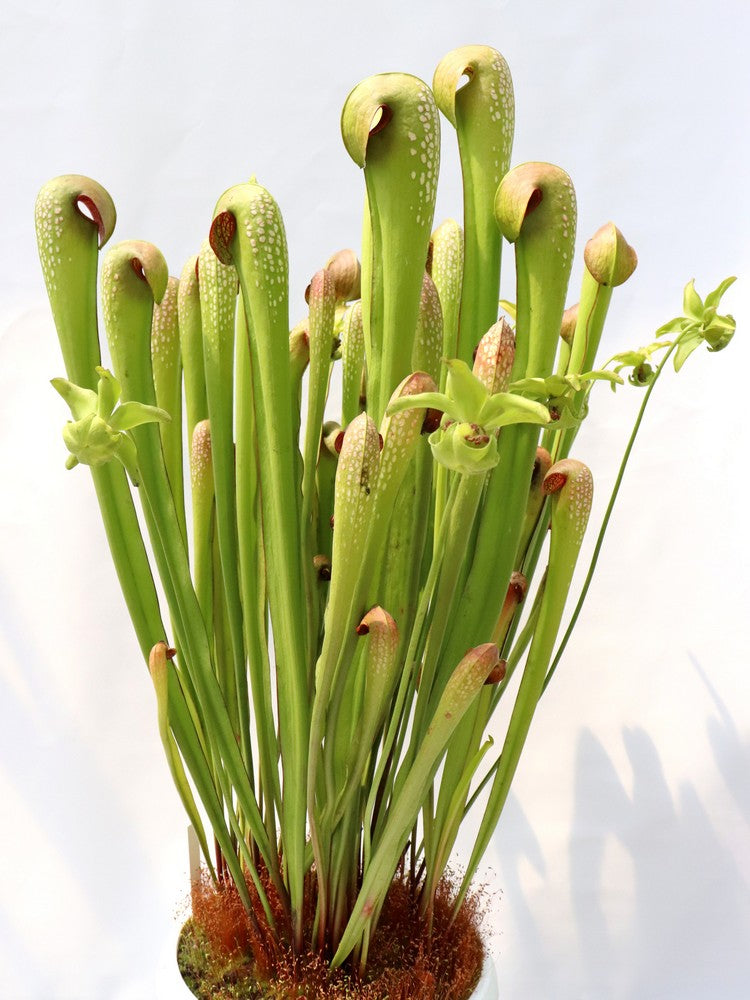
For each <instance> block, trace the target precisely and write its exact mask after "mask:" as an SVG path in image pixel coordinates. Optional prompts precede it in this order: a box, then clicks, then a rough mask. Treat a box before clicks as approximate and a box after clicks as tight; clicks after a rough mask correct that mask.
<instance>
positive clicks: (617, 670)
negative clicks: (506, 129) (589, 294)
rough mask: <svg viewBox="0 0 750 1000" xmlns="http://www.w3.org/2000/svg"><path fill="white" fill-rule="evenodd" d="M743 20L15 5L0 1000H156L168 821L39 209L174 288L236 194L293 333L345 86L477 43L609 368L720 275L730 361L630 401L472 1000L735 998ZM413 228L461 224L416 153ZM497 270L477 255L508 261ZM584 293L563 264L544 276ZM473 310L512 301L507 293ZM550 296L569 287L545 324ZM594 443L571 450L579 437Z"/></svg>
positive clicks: (727, 4)
mask: <svg viewBox="0 0 750 1000" xmlns="http://www.w3.org/2000/svg"><path fill="white" fill-rule="evenodd" d="M749 32H750V16H749V15H748V13H747V7H746V3H745V2H744V0H733V2H731V0H717V2H714V3H710V4H707V3H700V4H698V3H692V2H689V0H688V2H685V0H681V2H676V0H674V2H673V0H667V2H656V0H648V2H646V0H631V2H629V3H627V4H625V3H617V4H615V3H604V2H603V3H595V2H593V0H589V2H585V0H568V2H567V3H559V2H547V3H543V2H532V0H527V2H525V3H524V2H521V0H506V2H495V3H489V2H477V0H466V2H453V3H450V4H449V3H446V2H444V0H431V2H429V3H428V2H427V0H418V2H414V3H411V4H407V3H405V2H393V0H381V2H380V3H378V4H377V5H372V6H370V7H365V6H363V5H356V4H354V3H349V4H345V5H344V4H342V5H341V6H339V5H334V4H333V3H331V2H330V0H325V2H318V3H310V4H306V5H302V4H299V5H298V4H289V3H283V2H276V3H267V4H264V5H260V4H256V3H250V2H245V3H213V4H212V5H211V6H210V7H209V5H199V4H195V3H190V2H184V3H182V4H179V5H178V4H159V3H156V2H153V0H152V2H145V0H129V2H128V3H126V4H106V5H105V4H101V5H98V4H86V3H84V2H82V0H70V2H68V3H67V4H64V5H63V4H57V3H55V4H53V3H36V4H35V3H23V4H22V3H20V2H16V0H7V2H6V4H5V5H4V7H3V13H2V15H0V79H2V90H1V92H0V94H1V96H0V135H2V149H3V153H2V157H0V171H1V172H2V195H3V204H4V206H5V207H4V209H3V212H2V222H3V224H2V239H1V240H0V289H1V299H0V318H1V319H2V325H1V326H0V469H2V472H1V473H0V476H1V477H2V484H3V488H2V490H1V491H0V678H1V684H2V688H1V690H2V695H1V697H0V810H1V813H0V816H1V820H0V998H2V1000H16V998H18V1000H21V998H24V1000H26V998H39V1000H42V998H44V1000H63V998H73V1000H110V998H112V1000H151V998H157V1000H162V998H164V1000H172V998H177V997H181V996H182V997H184V996H185V992H184V989H183V988H182V987H181V984H180V983H179V981H178V979H177V975H176V972H175V967H174V961H173V948H174V942H175V938H176V933H177V926H178V924H177V922H176V921H177V917H176V914H177V912H178V910H179V909H180V907H181V906H182V900H183V899H184V897H185V895H186V893H187V888H188V879H187V851H186V844H185V834H184V825H185V823H184V819H183V817H182V815H181V810H180V807H179V804H178V802H177V797H176V795H175V794H174V792H173V790H172V787H171V785H170V780H169V776H168V773H167V769H166V767H165V765H164V762H163V758H162V752H161V748H160V745H159V743H158V739H157V735H156V726H155V710H154V704H153V695H152V690H151V685H150V681H149V680H148V677H147V674H146V671H145V669H144V667H143V664H142V662H141V660H140V657H139V653H138V649H137V646H136V643H135V640H134V638H133V636H132V634H131V630H130V626H129V623H128V621H127V616H126V612H125V610H124V606H123V604H122V601H121V599H120V595H119V593H118V589H117V584H116V580H115V576H114V572H113V570H112V568H111V567H110V564H109V562H108V557H107V553H106V548H105V541H104V537H103V532H102V529H101V527H100V524H99V519H98V511H97V509H96V505H95V501H94V497H93V490H92V488H91V484H90V481H89V478H88V475H87V473H86V472H85V470H81V469H78V470H76V471H75V472H74V473H66V472H65V471H64V469H63V463H64V458H65V455H64V447H63V445H62V442H61V440H60V437H59V429H60V427H61V425H62V423H63V421H64V419H65V416H66V414H65V409H64V406H63V405H62V403H61V401H60V400H59V399H58V398H57V397H56V395H55V394H54V392H53V391H52V390H51V389H50V387H49V385H48V379H49V378H50V377H52V376H54V375H59V374H62V364H61V359H60V356H59V350H58V347H57V344H56V342H55V337H54V332H53V328H52V324H51V321H50V318H49V316H48V312H47V308H46V304H45V298H44V291H43V287H42V282H41V277H40V272H39V267H38V263H37V261H36V257H35V248H34V243H33V226H32V209H33V201H34V197H35V195H36V192H37V190H38V188H39V187H40V185H41V184H42V183H43V182H44V181H45V180H47V179H48V178H50V177H52V176H55V175H56V174H59V173H67V172H76V173H86V174H89V175H91V176H93V177H95V178H97V179H98V180H99V181H100V182H102V183H103V184H104V185H105V186H106V187H107V188H108V189H109V191H110V192H111V193H112V195H113V197H114V199H115V202H116V204H117V206H118V212H119V222H118V227H117V231H116V234H115V240H117V239H125V238H139V239H149V240H152V241H153V242H155V243H156V244H157V245H158V246H159V247H160V248H161V249H162V250H163V251H164V253H165V255H166V256H167V259H168V261H169V262H170V268H171V270H172V273H175V274H179V272H180V270H181V267H182V263H183V260H184V259H185V258H186V257H187V256H188V255H189V254H190V253H193V252H195V251H196V249H197V247H198V244H199V242H200V240H201V239H202V238H203V236H204V235H205V233H206V229H207V225H208V223H209V221H210V217H211V212H212V208H213V205H214V203H215V201H216V199H217V197H218V196H219V195H220V194H221V192H222V191H223V190H224V189H225V188H226V187H228V186H229V185H231V184H234V183H236V182H238V181H241V180H244V179H246V178H247V177H248V176H249V174H250V173H255V174H257V176H258V179H259V180H260V181H261V183H263V184H265V185H266V186H268V187H269V188H270V189H271V190H272V192H273V193H274V194H275V196H276V198H277V200H278V201H279V203H280V206H281V208H282V211H283V213H284V217H285V220H286V225H287V230H288V236H289V242H290V248H291V249H290V254H291V276H292V303H293V306H292V319H293V320H294V321H296V320H297V319H299V318H300V317H301V315H302V314H303V309H304V303H303V300H302V292H303V290H304V287H305V284H306V282H307V280H308V279H309V277H310V275H311V274H312V272H313V271H314V270H315V269H316V268H317V267H319V266H320V265H321V263H322V262H323V261H324V260H325V259H326V257H327V256H328V255H329V253H330V252H331V251H333V250H335V249H337V248H338V247H340V246H346V245H354V246H356V245H357V244H358V240H359V231H360V209H361V198H362V190H363V185H362V178H361V176H360V174H359V172H358V170H357V169H356V167H354V165H353V164H352V163H351V161H350V160H349V159H348V157H347V155H346V153H345V151H344V149H343V146H342V144H341V141H340V136H339V131H338V119H339V112H340V108H341V105H342V104H343V101H344V98H345V97H346V94H347V93H348V91H349V90H350V88H351V87H352V86H353V85H354V84H355V83H357V82H358V81H359V80H360V79H361V78H363V77H364V76H367V75H369V74H371V73H374V72H380V71H384V70H391V69H397V70H404V71H408V72H413V73H415V74H417V75H419V76H422V77H423V78H425V79H427V80H430V79H431V76H432V72H433V69H434V67H435V65H436V63H437V61H438V60H439V59H440V58H441V57H442V56H443V55H444V54H445V53H446V52H447V51H448V50H449V49H451V48H454V47H456V46H457V45H461V44H467V43H475V42H480V43H485V44H489V45H493V46H495V47H497V48H499V49H500V50H501V51H502V52H503V53H504V55H505V56H506V58H507V59H508V61H509V63H510V66H511V69H512V72H513V76H514V80H515V86H516V97H517V122H518V124H517V133H516V135H517V138H516V144H515V150H514V162H521V161H523V160H526V159H547V160H551V161H553V162H558V163H559V164H560V165H561V166H564V167H565V168H566V169H567V170H568V171H569V172H570V174H571V175H572V177H573V179H574V182H575V185H576V189H577V192H578V199H579V210H580V215H579V238H580V239H581V245H582V242H583V241H584V240H585V239H586V238H588V236H589V235H591V233H593V231H594V230H595V229H597V228H598V227H599V226H600V225H601V224H602V223H603V222H605V221H607V220H608V219H610V218H611V219H613V220H614V221H615V222H616V223H617V224H618V225H619V226H620V228H621V229H622V230H623V232H624V233H625V235H626V236H627V238H628V239H629V240H630V242H631V243H632V244H633V245H634V246H635V247H636V249H637V250H638V254H639V258H640V265H639V268H638V271H637V272H636V274H635V275H634V277H633V278H632V279H631V281H630V282H629V283H628V284H627V285H625V286H624V287H623V288H621V289H619V290H618V291H617V292H616V294H615V297H614V301H613V307H612V311H611V321H610V323H609V326H608V331H607V333H606V341H605V351H606V352H607V354H609V353H613V352H614V351H615V350H621V349H624V348H627V347H634V346H637V345H639V344H641V343H647V342H649V341H650V340H651V339H652V338H651V333H652V331H653V330H654V329H655V327H656V326H658V325H659V324H660V323H662V322H663V321H665V320H666V319H669V318H670V317H671V316H673V315H675V314H676V313H678V312H679V311H680V302H681V290H682V286H683V285H684V283H685V282H686V281H687V280H688V279H689V278H691V277H694V276H695V277H696V278H697V284H698V288H699V290H701V291H703V292H705V291H707V290H708V289H710V288H712V287H713V286H714V285H716V284H717V283H718V282H719V280H720V279H721V278H723V277H724V276H725V275H727V274H731V273H734V274H738V275H740V276H741V277H740V281H738V283H737V285H736V286H735V288H734V289H732V291H731V293H730V294H729V295H728V296H727V299H726V305H727V308H728V309H729V310H730V311H732V312H734V313H735V315H736V317H737V319H738V327H739V330H738V334H737V337H736V339H735V342H734V343H733V344H732V345H731V347H730V348H729V349H728V350H727V351H725V352H724V353H722V354H719V355H716V356H712V355H708V354H706V353H705V352H704V351H703V350H701V351H700V352H698V353H697V354H696V355H695V356H693V357H692V358H691V359H690V361H689V362H688V364H687V365H686V367H685V369H684V370H683V372H681V373H680V375H679V377H675V376H674V375H672V376H670V377H667V378H665V380H664V383H663V385H662V386H660V388H659V390H658V393H657V394H655V399H654V404H653V409H652V410H651V412H650V414H649V416H648V418H647V421H646V424H645V426H644V431H643V440H642V441H641V444H640V447H639V448H638V449H637V452H636V455H635V457H634V460H633V464H632V468H631V470H630V472H629V475H628V477H627V479H626V483H625V487H624V490H623V494H622V497H621V503H620V506H619V508H618V512H617V514H616V517H615V518H614V520H613V523H612V528H611V534H610V536H609V537H608V541H607V543H606V545H605V549H604V555H603V560H602V563H601V569H600V572H599V575H598V577H597V579H596V582H595V586H594V589H593V591H592V595H591V598H590V601H589V603H588V605H587V607H586V611H585V613H584V615H583V617H582V620H581V627H580V630H579V632H578V634H577V637H576V639H575V641H574V642H573V643H572V644H571V646H570V647H569V652H568V655H567V656H566V659H565V661H564V663H563V666H562V667H561V669H560V672H559V676H558V677H557V678H556V681H555V683H554V685H553V687H552V688H551V689H550V691H549V693H548V695H547V696H545V698H544V701H543V703H542V705H541V707H540V710H539V716H538V720H537V722H535V725H534V728H533V730H532V734H531V738H530V744H529V747H528V751H527V755H526V757H525V758H524V760H523V763H522V765H521V768H520V770H519V774H518V779H517V783H516V785H515V791H514V794H513V796H512V798H511V801H510V803H509V806H508V808H507V811H506V814H505V815H504V817H503V819H502V822H501V824H500V827H499V830H498V832H497V835H496V837H495V839H494V842H493V845H492V850H491V852H490V854H489V856H488V859H487V861H488V869H487V872H486V874H485V878H486V879H487V880H488V884H489V888H490V891H491V892H492V893H493V911H492V913H493V915H492V920H491V922H492V925H493V930H494V938H493V948H494V950H495V954H496V956H497V961H498V974H499V979H500V993H501V996H502V997H503V1000H506V998H507V1000H521V998H522V1000H552V998H554V1000H573V998H576V1000H584V998H589V1000H608V998H612V1000H621V998H622V1000H625V998H627V1000H630V998H632V1000H636V998H637V1000H657V998H658V1000H698V998H701V1000H703V998H711V1000H716V998H726V1000H739V998H744V997H746V996H747V995H748V990H749V989H750V986H748V983H750V958H749V957H748V951H747V941H748V940H749V939H750V850H749V849H748V844H749V843H750V783H749V782H748V777H747V776H748V773H750V766H749V765H750V683H749V682H748V673H749V672H750V654H749V653H748V648H747V624H746V622H747V609H748V607H749V606H750V601H749V598H750V593H749V588H748V582H747V579H748V563H749V561H750V560H749V558H748V556H749V554H750V546H749V544H748V529H747V488H748V474H747V455H746V448H745V446H744V442H745V441H746V440H747V420H748V417H747V410H748V404H747V398H748V386H747V377H746V375H745V372H746V371H747V368H748V363H749V362H750V348H749V346H748V343H749V340H748V338H749V336H750V332H749V330H748V327H749V325H750V309H749V308H748V299H749V293H748V279H747V274H748V264H750V241H749V239H748V227H749V224H750V199H749V197H748V190H749V189H750V185H749V184H748V163H750V143H749V142H748V110H749V108H748V95H749V94H750V74H749V73H748V69H747V66H748V60H747V57H746V46H747V38H748V33H749ZM443 139H444V141H443V147H444V160H443V178H442V185H441V189H440V193H439V202H438V214H437V218H438V220H439V219H441V218H443V217H445V216H446V215H448V214H456V213H458V212H459V211H460V183H459V173H458V168H457V156H456V151H455V144H454V136H453V135H452V133H451V130H450V127H449V126H448V125H447V123H445V127H444V129H443ZM510 256H511V255H510V254H508V255H507V259H510ZM579 278H580V263H579V265H578V270H577V271H576V272H575V274H574V282H575V283H577V282H578V280H579ZM504 292H505V294H506V295H508V296H509V297H513V291H512V285H506V287H505V288H504ZM574 300H575V291H572V292H571V301H574ZM639 401H640V396H639V395H638V393H637V391H636V390H634V389H632V390H621V391H620V392H619V393H618V395H617V396H616V397H615V398H614V399H612V398H610V394H609V392H608V390H606V389H603V390H600V393H599V395H598V397H597V399H596V400H595V402H594V411H595V412H594V415H593V417H592V421H591V426H589V427H587V428H586V430H585V431H584V432H583V433H582V435H581V437H580V439H579V441H580V447H579V448H578V455H579V457H581V458H582V459H584V460H585V461H586V462H587V463H588V464H589V465H590V466H591V467H592V469H593V472H594V476H595V480H596V483H597V509H596V511H595V516H594V521H595V522H596V520H597V518H596V514H597V513H598V514H599V515H600V514H601V509H602V504H603V501H604V500H605V499H606V496H607V495H608V487H609V485H610V484H611V482H612V479H613V477H614V474H615V470H616V465H617V460H618V458H619V454H620V452H621V449H622V447H623V446H624V441H625V433H626V428H627V426H628V421H629V420H630V419H632V416H633V413H634V407H635V406H636V405H637V404H638V402H639ZM594 421H596V425H594Z"/></svg>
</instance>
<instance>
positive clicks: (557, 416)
mask: <svg viewBox="0 0 750 1000" xmlns="http://www.w3.org/2000/svg"><path fill="white" fill-rule="evenodd" d="M594 382H609V384H610V386H611V387H612V390H613V391H614V390H615V389H616V388H617V386H618V385H622V379H621V378H620V376H619V375H618V374H616V372H607V371H603V370H602V371H591V372H583V373H582V374H581V375H549V376H548V377H547V378H523V379H519V381H517V382H511V386H510V387H511V389H514V390H515V391H516V392H523V393H525V394H526V395H527V396H531V397H532V398H535V399H539V400H541V401H542V402H543V403H544V404H545V405H546V406H547V407H548V408H549V412H550V416H551V417H552V419H553V420H554V421H555V430H556V431H557V430H567V429H568V428H570V427H578V426H579V425H580V424H581V423H582V422H583V421H584V420H585V419H586V416H587V415H588V399H589V393H590V392H591V389H592V387H593V385H594Z"/></svg>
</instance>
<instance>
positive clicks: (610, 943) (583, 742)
mask: <svg viewBox="0 0 750 1000" xmlns="http://www.w3.org/2000/svg"><path fill="white" fill-rule="evenodd" d="M623 740H624V744H625V749H626V752H627V755H628V759H629V762H630V766H631V768H632V772H633V793H632V796H629V795H628V794H627V792H626V791H625V788H624V787H623V785H622V784H621V782H620V780H619V778H618V775H617V772H616V770H615V767H614V765H613V763H612V761H611V760H610V758H609V757H608V756H607V753H606V751H605V749H604V747H603V746H602V744H601V743H600V742H599V741H598V740H597V739H596V738H595V737H594V736H593V734H592V733H591V732H590V731H588V730H584V731H583V732H582V733H581V735H580V737H579V742H578V750H577V761H576V791H575V814H574V819H573V829H572V832H571V838H570V861H571V887H572V892H573V895H572V906H573V911H574V914H575V918H576V922H577V929H578V941H579V948H580V958H581V964H582V975H583V984H584V991H583V995H584V996H590V997H592V998H594V997H596V998H601V1000H605V998H608V997H613V998H614V997H628V998H631V997H632V998H633V1000H635V998H638V1000H657V998H658V1000H698V998H701V1000H707V998H717V1000H744V998H746V997H747V996H748V995H749V993H748V990H749V988H750V986H749V984H750V963H749V960H748V955H747V950H746V949H747V937H748V929H749V928H750V891H749V890H748V886H747V885H746V884H745V883H744V881H743V879H742V876H741V873H740V871H739V870H738V868H737V865H736V863H735V861H734V858H733V857H732V854H731V852H730V851H729V850H728V849H727V848H726V847H725V846H724V845H723V844H722V842H721V840H720V838H719V837H718V836H717V832H716V830H715V828H714V825H713V824H712V822H711V818H710V817H709V815H708V813H707V812H706V809H705V807H704V805H703V804H702V803H701V802H700V801H699V798H698V796H697V794H696V791H695V789H694V787H693V785H692V784H691V783H689V782H683V783H682V785H681V786H680V789H679V792H678V794H677V797H676V800H673V798H672V795H671V793H670V791H669V788H668V786H667V783H666V780H665V776H664V771H663V768H662V765H661V762H660V760H659V757H658V754H657V752H656V747H655V746H654V743H653V741H652V739H651V738H650V736H649V735H648V734H647V733H646V732H645V730H643V729H641V728H633V729H626V730H625V731H624V732H623ZM717 750H718V751H720V752H721V753H723V752H724V751H725V750H726V747H725V746H723V745H721V746H719V741H718V736H717V735H716V733H715V742H714V751H715V753H716V752H717ZM718 757H719V754H718V753H717V759H718ZM745 773H747V768H746V769H745ZM612 836H614V837H615V838H616V840H617V841H618V843H619V844H620V845H621V846H622V847H624V848H625V850H626V851H627V852H628V854H629V856H630V858H631V860H632V865H633V869H632V870H633V879H634V885H633V901H632V903H633V907H634V913H633V916H632V921H631V926H630V927H628V926H618V927H616V928H610V926H608V921H607V912H608V911H609V912H610V913H611V912H612V910H617V909H618V902H620V901H618V900H617V899H613V898H609V899H607V898H606V887H605V886H604V885H603V862H604V855H605V850H606V846H607V840H608V838H610V837H612ZM611 922H612V921H611V920H610V923H611ZM613 971H614V972H615V973H616V975H617V978H618V979H620V981H621V983H622V987H623V988H622V989H618V990H616V991H613V982H614V981H615V980H614V979H613V975H612V973H613Z"/></svg>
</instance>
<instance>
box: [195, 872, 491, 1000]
mask: <svg viewBox="0 0 750 1000" xmlns="http://www.w3.org/2000/svg"><path fill="white" fill-rule="evenodd" d="M453 888H454V887H453V885H452V883H451V881H450V880H449V879H445V880H444V881H443V883H441V886H440V887H439V890H438V894H437V898H436V906H435V915H434V925H433V933H432V937H431V939H430V938H429V936H428V934H427V932H426V929H420V927H421V924H420V921H419V917H418V908H417V905H416V903H415V901H414V898H413V894H412V893H411V891H410V889H409V887H408V885H407V884H406V883H405V882H394V884H393V886H392V887H391V891H390V893H389V897H388V901H387V903H386V906H385V907H384V910H383V914H382V916H381V920H380V923H379V925H378V929H377V932H376V934H375V935H374V937H373V940H372V942H371V946H370V961H369V964H368V969H367V973H366V976H365V978H364V980H358V979H356V978H355V977H354V976H352V975H351V974H350V973H349V972H347V971H346V970H344V969H337V970H335V971H331V970H330V969H329V968H328V967H327V965H326V964H325V963H324V962H323V961H322V960H321V959H320V958H319V957H318V956H317V955H313V954H309V955H306V956H301V957H298V958H296V959H295V958H294V956H293V955H292V953H291V950H290V949H286V948H277V949H276V950H275V952H274V953H273V954H271V953H270V952H266V953H264V954H259V953H258V948H257V946H256V947H255V948H253V946H252V938H253V933H252V930H251V929H250V928H249V924H248V922H247V918H246V915H245V914H244V910H242V907H241V904H240V905H239V906H238V905H237V904H238V902H239V901H238V899H237V896H236V892H235V891H234V890H233V889H231V888H229V887H226V888H223V889H220V890H218V891H217V890H216V889H214V888H213V887H212V886H210V885H203V886H201V887H200V895H199V896H198V898H196V893H195V892H194V893H193V917H192V918H191V919H190V920H188V922H187V923H186V924H185V925H184V927H183V929H182V933H181V935H180V940H179V944H178V948H177V962H178V965H179V968H180V972H181V974H182V977H183V979H184V980H185V983H186V984H187V986H188V988H189V989H190V990H191V992H192V993H193V994H194V996H196V997H198V998H199V1000H208V998H211V1000H302V998H304V1000H384V998H386V997H387V998H388V1000H469V998H470V997H472V996H473V993H474V989H475V987H476V985H477V983H478V981H479V979H480V976H481V974H482V967H483V964H484V948H483V945H482V939H481V935H480V932H479V924H480V922H481V917H482V913H481V905H480V899H479V897H478V896H476V895H475V896H474V897H472V898H470V899H468V900H467V902H466V903H465V904H464V906H463V908H462V910H461V912H460V913H459V916H458V917H457V919H456V920H455V921H454V923H453V924H452V925H451V924H450V915H451V900H452V897H453Z"/></svg>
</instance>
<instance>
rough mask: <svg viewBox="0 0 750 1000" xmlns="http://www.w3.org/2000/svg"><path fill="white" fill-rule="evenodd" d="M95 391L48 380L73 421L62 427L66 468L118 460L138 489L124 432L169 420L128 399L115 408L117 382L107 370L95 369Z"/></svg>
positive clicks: (132, 452)
mask: <svg viewBox="0 0 750 1000" xmlns="http://www.w3.org/2000/svg"><path fill="white" fill-rule="evenodd" d="M96 371H97V374H98V375H99V384H98V386H97V391H96V392H94V391H93V389H85V388H82V387H81V386H79V385H75V383H73V382H70V381H68V379H65V378H54V379H52V383H51V384H52V387H53V388H54V389H55V390H56V391H57V392H58V393H59V394H60V395H61V396H62V398H63V399H64V400H65V402H66V403H67V404H68V406H69V407H70V412H71V414H72V416H73V420H69V421H68V423H67V424H66V425H65V427H63V432H62V433H63V440H64V441H65V445H66V447H67V449H68V451H69V452H70V455H69V456H68V460H67V461H66V463H65V466H66V468H68V469H74V468H75V467H76V465H79V464H80V465H90V466H93V467H96V466H99V465H104V464H106V463H107V462H111V461H112V459H113V458H116V459H117V460H118V461H120V462H121V463H122V464H123V466H124V467H125V470H126V471H127V473H128V475H129V476H130V479H131V480H132V482H133V485H134V486H138V483H139V480H140V476H139V473H138V453H137V450H136V446H135V442H134V441H133V438H132V436H131V435H130V434H129V433H128V431H130V430H131V429H132V428H134V427H140V426H141V425H142V424H150V423H157V422H158V423H165V422H167V421H169V420H171V417H170V415H169V414H168V413H167V411H166V410H162V409H160V408H159V407H158V406H149V405H147V404H146V403H138V402H136V401H135V400H130V401H128V402H126V403H123V404H122V405H121V406H117V403H118V401H119V399H120V395H121V389H120V383H119V382H118V381H117V379H116V378H115V377H114V375H112V373H111V372H109V371H107V369H106V368H101V367H97V369H96Z"/></svg>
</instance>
